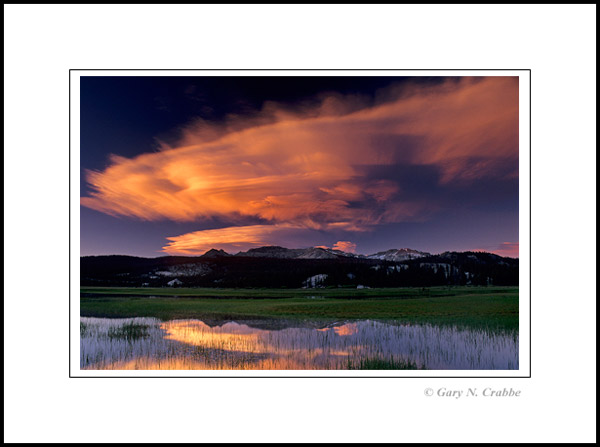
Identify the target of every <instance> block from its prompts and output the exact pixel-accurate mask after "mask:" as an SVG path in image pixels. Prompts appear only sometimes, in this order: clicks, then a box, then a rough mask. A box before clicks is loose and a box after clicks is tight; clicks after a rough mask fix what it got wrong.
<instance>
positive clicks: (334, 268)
mask: <svg viewBox="0 0 600 447" xmlns="http://www.w3.org/2000/svg"><path fill="white" fill-rule="evenodd" d="M398 252H402V253H407V252H406V251H403V250H398ZM410 252H411V253H410V254H409V255H403V256H404V257H405V258H406V259H403V260H398V259H400V258H398V256H396V257H395V258H394V259H395V260H386V259H374V258H370V257H366V256H362V255H352V254H349V253H343V252H339V251H337V250H322V249H316V248H310V249H296V250H290V249H285V248H281V247H261V248H259V249H253V250H249V251H248V252H243V253H238V254H237V255H231V254H228V253H226V252H224V251H223V250H210V251H208V252H207V253H206V254H204V255H203V256H197V257H185V256H163V257H159V258H139V257H134V256H117V255H113V256H84V257H81V258H80V263H81V277H80V278H81V286H122V287H165V286H179V287H250V288H252V287H269V288H298V287H303V286H308V287H311V286H318V287H357V286H365V287H429V286H444V285H495V286H518V284H519V260H518V259H514V258H505V257H501V256H498V255H494V254H491V253H484V252H446V253H442V254H439V255H431V254H429V253H421V252H414V251H410ZM413 253H417V254H418V255H415V256H419V257H416V258H415V257H413V255H412V254H413ZM373 256H374V255H373ZM311 278H312V279H311Z"/></svg>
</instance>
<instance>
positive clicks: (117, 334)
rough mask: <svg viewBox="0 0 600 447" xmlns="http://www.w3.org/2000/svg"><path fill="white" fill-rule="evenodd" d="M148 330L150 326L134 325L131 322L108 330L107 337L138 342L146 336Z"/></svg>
mask: <svg viewBox="0 0 600 447" xmlns="http://www.w3.org/2000/svg"><path fill="white" fill-rule="evenodd" d="M149 328H150V326H148V325H147V324H136V323H133V322H131V323H126V324H124V325H122V326H118V327H111V328H109V329H108V336H109V337H110V338H119V339H124V340H138V339H140V338H145V337H147V336H148V329H149Z"/></svg>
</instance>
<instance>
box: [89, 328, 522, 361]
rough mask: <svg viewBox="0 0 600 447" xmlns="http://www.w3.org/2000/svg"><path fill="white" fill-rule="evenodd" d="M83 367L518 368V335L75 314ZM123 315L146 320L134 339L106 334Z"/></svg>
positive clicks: (437, 329) (442, 329)
mask: <svg viewBox="0 0 600 447" xmlns="http://www.w3.org/2000/svg"><path fill="white" fill-rule="evenodd" d="M81 322H82V323H83V324H84V325H85V327H86V330H85V332H84V333H83V334H82V337H81V367H82V368H85V369H259V370H260V369H265V370H267V369H346V368H347V367H348V364H349V362H351V363H353V364H354V363H356V362H359V361H360V360H364V359H384V360H389V359H394V360H395V361H411V362H414V363H416V364H417V365H418V366H419V367H422V366H425V367H426V368H427V369H517V368H518V336H517V335H507V334H494V333H490V332H485V331H476V330H458V329H456V328H447V327H436V326H431V325H415V324H413V325H407V324H393V323H392V324H390V323H383V322H378V321H370V320H365V321H358V322H352V323H345V324H337V325H334V326H332V327H326V328H322V329H317V328H313V327H308V328H307V327H289V328H286V329H282V330H267V329H257V328H254V327H250V326H248V325H246V324H239V323H236V322H227V323H225V324H223V325H222V326H216V327H210V326H208V325H207V324H205V323H204V322H202V321H199V320H173V321H167V322H160V321H159V320H156V319H152V318H143V319H139V318H138V319H119V320H109V319H98V318H85V317H82V318H81ZM125 322H135V324H143V325H147V326H148V330H147V332H146V336H145V337H142V338H137V339H135V338H134V339H126V338H115V337H109V336H108V333H109V330H110V329H109V328H110V327H118V326H119V325H123V324H124V323H125Z"/></svg>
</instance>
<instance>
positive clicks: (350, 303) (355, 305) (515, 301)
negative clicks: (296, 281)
mask: <svg viewBox="0 0 600 447" xmlns="http://www.w3.org/2000/svg"><path fill="white" fill-rule="evenodd" d="M80 291H81V298H80V305H81V308H80V315H81V316H82V317H105V318H133V317H153V318H157V319H160V320H162V321H167V320H173V319H193V318H197V319H202V318H211V319H223V320H225V319H230V320H235V319H246V320H249V319H264V318H288V319H303V320H307V319H308V320H310V319H314V320H317V319H336V320H361V319H375V320H394V321H405V322H413V323H428V324H434V325H438V326H440V325H443V326H446V325H450V326H456V327H467V328H477V329H489V330H499V331H511V332H512V331H518V327H519V312H518V311H519V294H518V288H516V287H431V288H390V289H388V288H385V289H383V288H380V289H344V288H335V289H214V288H211V289H208V288H204V289H203V288H193V289H192V288H99V287H96V288H94V287H82V288H81V290H80Z"/></svg>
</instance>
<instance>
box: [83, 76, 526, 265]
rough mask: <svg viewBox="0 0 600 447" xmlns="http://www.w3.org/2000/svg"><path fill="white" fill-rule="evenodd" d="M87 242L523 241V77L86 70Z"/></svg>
mask: <svg viewBox="0 0 600 447" xmlns="http://www.w3.org/2000/svg"><path fill="white" fill-rule="evenodd" d="M80 87H81V96H80V105H81V118H80V119H81V121H80V125H81V141H80V143H81V145H80V147H81V166H80V174H81V176H80V179H81V182H80V187H81V199H80V203H81V226H80V228H81V230H80V231H81V234H80V237H81V255H82V256H87V255H105V254H125V255H134V256H145V257H157V256H165V255H183V256H197V255H201V254H203V253H205V252H206V251H208V250H209V249H211V248H216V249H224V250H225V251H227V252H229V253H237V252H239V251H245V250H248V249H250V248H254V247H259V246H264V245H280V246H284V247H287V248H305V247H312V246H322V247H330V248H335V249H340V250H343V251H347V252H353V253H361V254H367V255H368V254H372V253H376V252H379V251H384V250H388V249H392V248H412V249H416V250H421V251H425V252H429V253H442V252H444V251H467V250H473V251H488V252H492V253H496V254H499V255H502V256H510V257H518V247H519V245H518V244H519V239H518V226H519V225H518V224H519V214H518V211H519V203H518V195H519V189H518V185H519V172H518V161H519V146H518V136H519V134H518V122H519V109H518V103H519V101H518V99H519V98H518V96H519V85H518V78H517V77H508V76H495V77H369V76H361V77H356V76H347V77H343V76H339V77H338V76H336V77H322V76H302V77H296V76H294V77H281V76H263V77H239V76H238V77H235V76H232V77H173V76H161V77H140V76H135V77H127V76H123V77H99V76H98V77H97V76H85V77H81V86H80Z"/></svg>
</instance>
